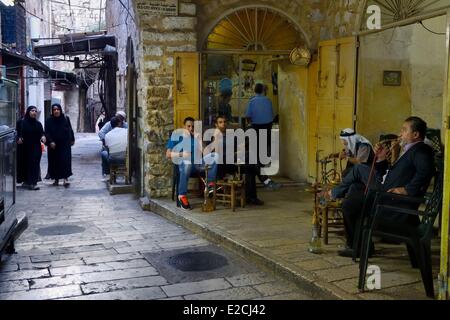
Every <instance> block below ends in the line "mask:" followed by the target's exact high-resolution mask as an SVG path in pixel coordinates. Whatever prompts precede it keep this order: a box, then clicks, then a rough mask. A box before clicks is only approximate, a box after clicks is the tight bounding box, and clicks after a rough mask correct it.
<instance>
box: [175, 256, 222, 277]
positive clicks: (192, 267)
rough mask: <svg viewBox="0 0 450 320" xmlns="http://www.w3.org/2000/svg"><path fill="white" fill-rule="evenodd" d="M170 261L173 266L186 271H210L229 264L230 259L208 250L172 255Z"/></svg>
mask: <svg viewBox="0 0 450 320" xmlns="http://www.w3.org/2000/svg"><path fill="white" fill-rule="evenodd" d="M168 263H169V265H171V266H172V267H174V268H176V269H178V270H181V271H185V272H187V271H209V270H215V269H219V268H222V267H224V266H226V265H228V261H227V259H226V258H225V257H224V256H221V255H218V254H216V253H212V252H208V251H201V252H185V253H181V254H177V255H176V256H172V257H170V258H169V259H168Z"/></svg>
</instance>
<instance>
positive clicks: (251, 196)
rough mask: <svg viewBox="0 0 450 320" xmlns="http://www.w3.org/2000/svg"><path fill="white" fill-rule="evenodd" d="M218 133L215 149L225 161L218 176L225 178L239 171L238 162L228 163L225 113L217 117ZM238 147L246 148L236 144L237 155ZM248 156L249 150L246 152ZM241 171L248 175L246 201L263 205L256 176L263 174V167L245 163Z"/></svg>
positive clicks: (215, 137) (215, 138)
mask: <svg viewBox="0 0 450 320" xmlns="http://www.w3.org/2000/svg"><path fill="white" fill-rule="evenodd" d="M216 129H217V130H216V133H215V135H214V141H213V143H215V144H216V145H215V147H214V148H215V150H216V152H217V153H218V156H219V158H220V156H222V159H223V163H222V164H219V169H218V177H220V178H223V177H224V176H225V175H226V174H235V173H237V172H238V166H237V165H236V163H227V159H226V151H227V145H226V142H227V141H226V140H227V139H226V131H227V119H226V118H225V116H224V115H219V116H217V118H216ZM218 144H222V150H221V151H217V150H219V149H218ZM237 148H245V146H235V150H234V153H235V155H236V150H237ZM244 153H245V154H246V156H247V158H248V152H244ZM241 173H242V174H245V175H246V180H245V195H246V203H248V204H253V205H257V206H260V205H263V204H264V202H263V201H262V200H260V199H258V196H257V192H256V176H257V175H260V174H261V167H260V166H259V165H258V164H247V163H245V164H243V165H242V166H241ZM263 179H269V178H268V177H267V176H263Z"/></svg>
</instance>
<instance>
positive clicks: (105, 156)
mask: <svg viewBox="0 0 450 320" xmlns="http://www.w3.org/2000/svg"><path fill="white" fill-rule="evenodd" d="M100 155H101V156H102V174H109V162H108V158H109V154H108V151H106V150H102V151H101V152H100Z"/></svg>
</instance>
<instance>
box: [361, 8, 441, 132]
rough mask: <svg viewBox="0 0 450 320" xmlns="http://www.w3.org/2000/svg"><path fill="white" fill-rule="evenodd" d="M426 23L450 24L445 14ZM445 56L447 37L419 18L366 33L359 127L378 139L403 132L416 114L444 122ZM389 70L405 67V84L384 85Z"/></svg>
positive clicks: (434, 123) (435, 123) (434, 125)
mask: <svg viewBox="0 0 450 320" xmlns="http://www.w3.org/2000/svg"><path fill="white" fill-rule="evenodd" d="M424 24H425V25H426V26H427V27H428V28H430V29H431V30H434V31H436V32H443V31H444V30H445V18H443V17H438V18H435V19H429V20H425V21H424ZM444 57H445V37H444V36H439V35H434V34H432V33H430V32H428V31H426V30H425V29H424V28H423V27H422V26H420V25H419V24H414V25H410V26H406V27H402V28H396V29H390V30H386V31H383V32H380V33H377V34H373V35H368V36H363V37H361V38H360V59H359V98H358V106H357V115H358V121H357V130H358V131H359V132H360V133H362V134H363V135H365V136H366V137H367V138H369V139H370V140H372V141H378V137H379V136H380V134H385V133H398V132H399V128H400V126H401V123H402V122H403V120H405V119H406V118H407V117H409V116H411V115H415V116H419V117H422V118H423V119H424V120H425V121H427V123H428V126H429V127H430V128H440V127H441V123H442V103H443V100H442V99H443V96H442V93H443V86H444V71H445V59H444ZM384 70H396V71H401V72H402V79H401V80H402V83H401V86H384V85H383V71H384Z"/></svg>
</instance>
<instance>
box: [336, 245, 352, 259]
mask: <svg viewBox="0 0 450 320" xmlns="http://www.w3.org/2000/svg"><path fill="white" fill-rule="evenodd" d="M338 255H339V256H341V257H345V258H353V249H352V248H349V247H345V249H344V250H339V251H338Z"/></svg>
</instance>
